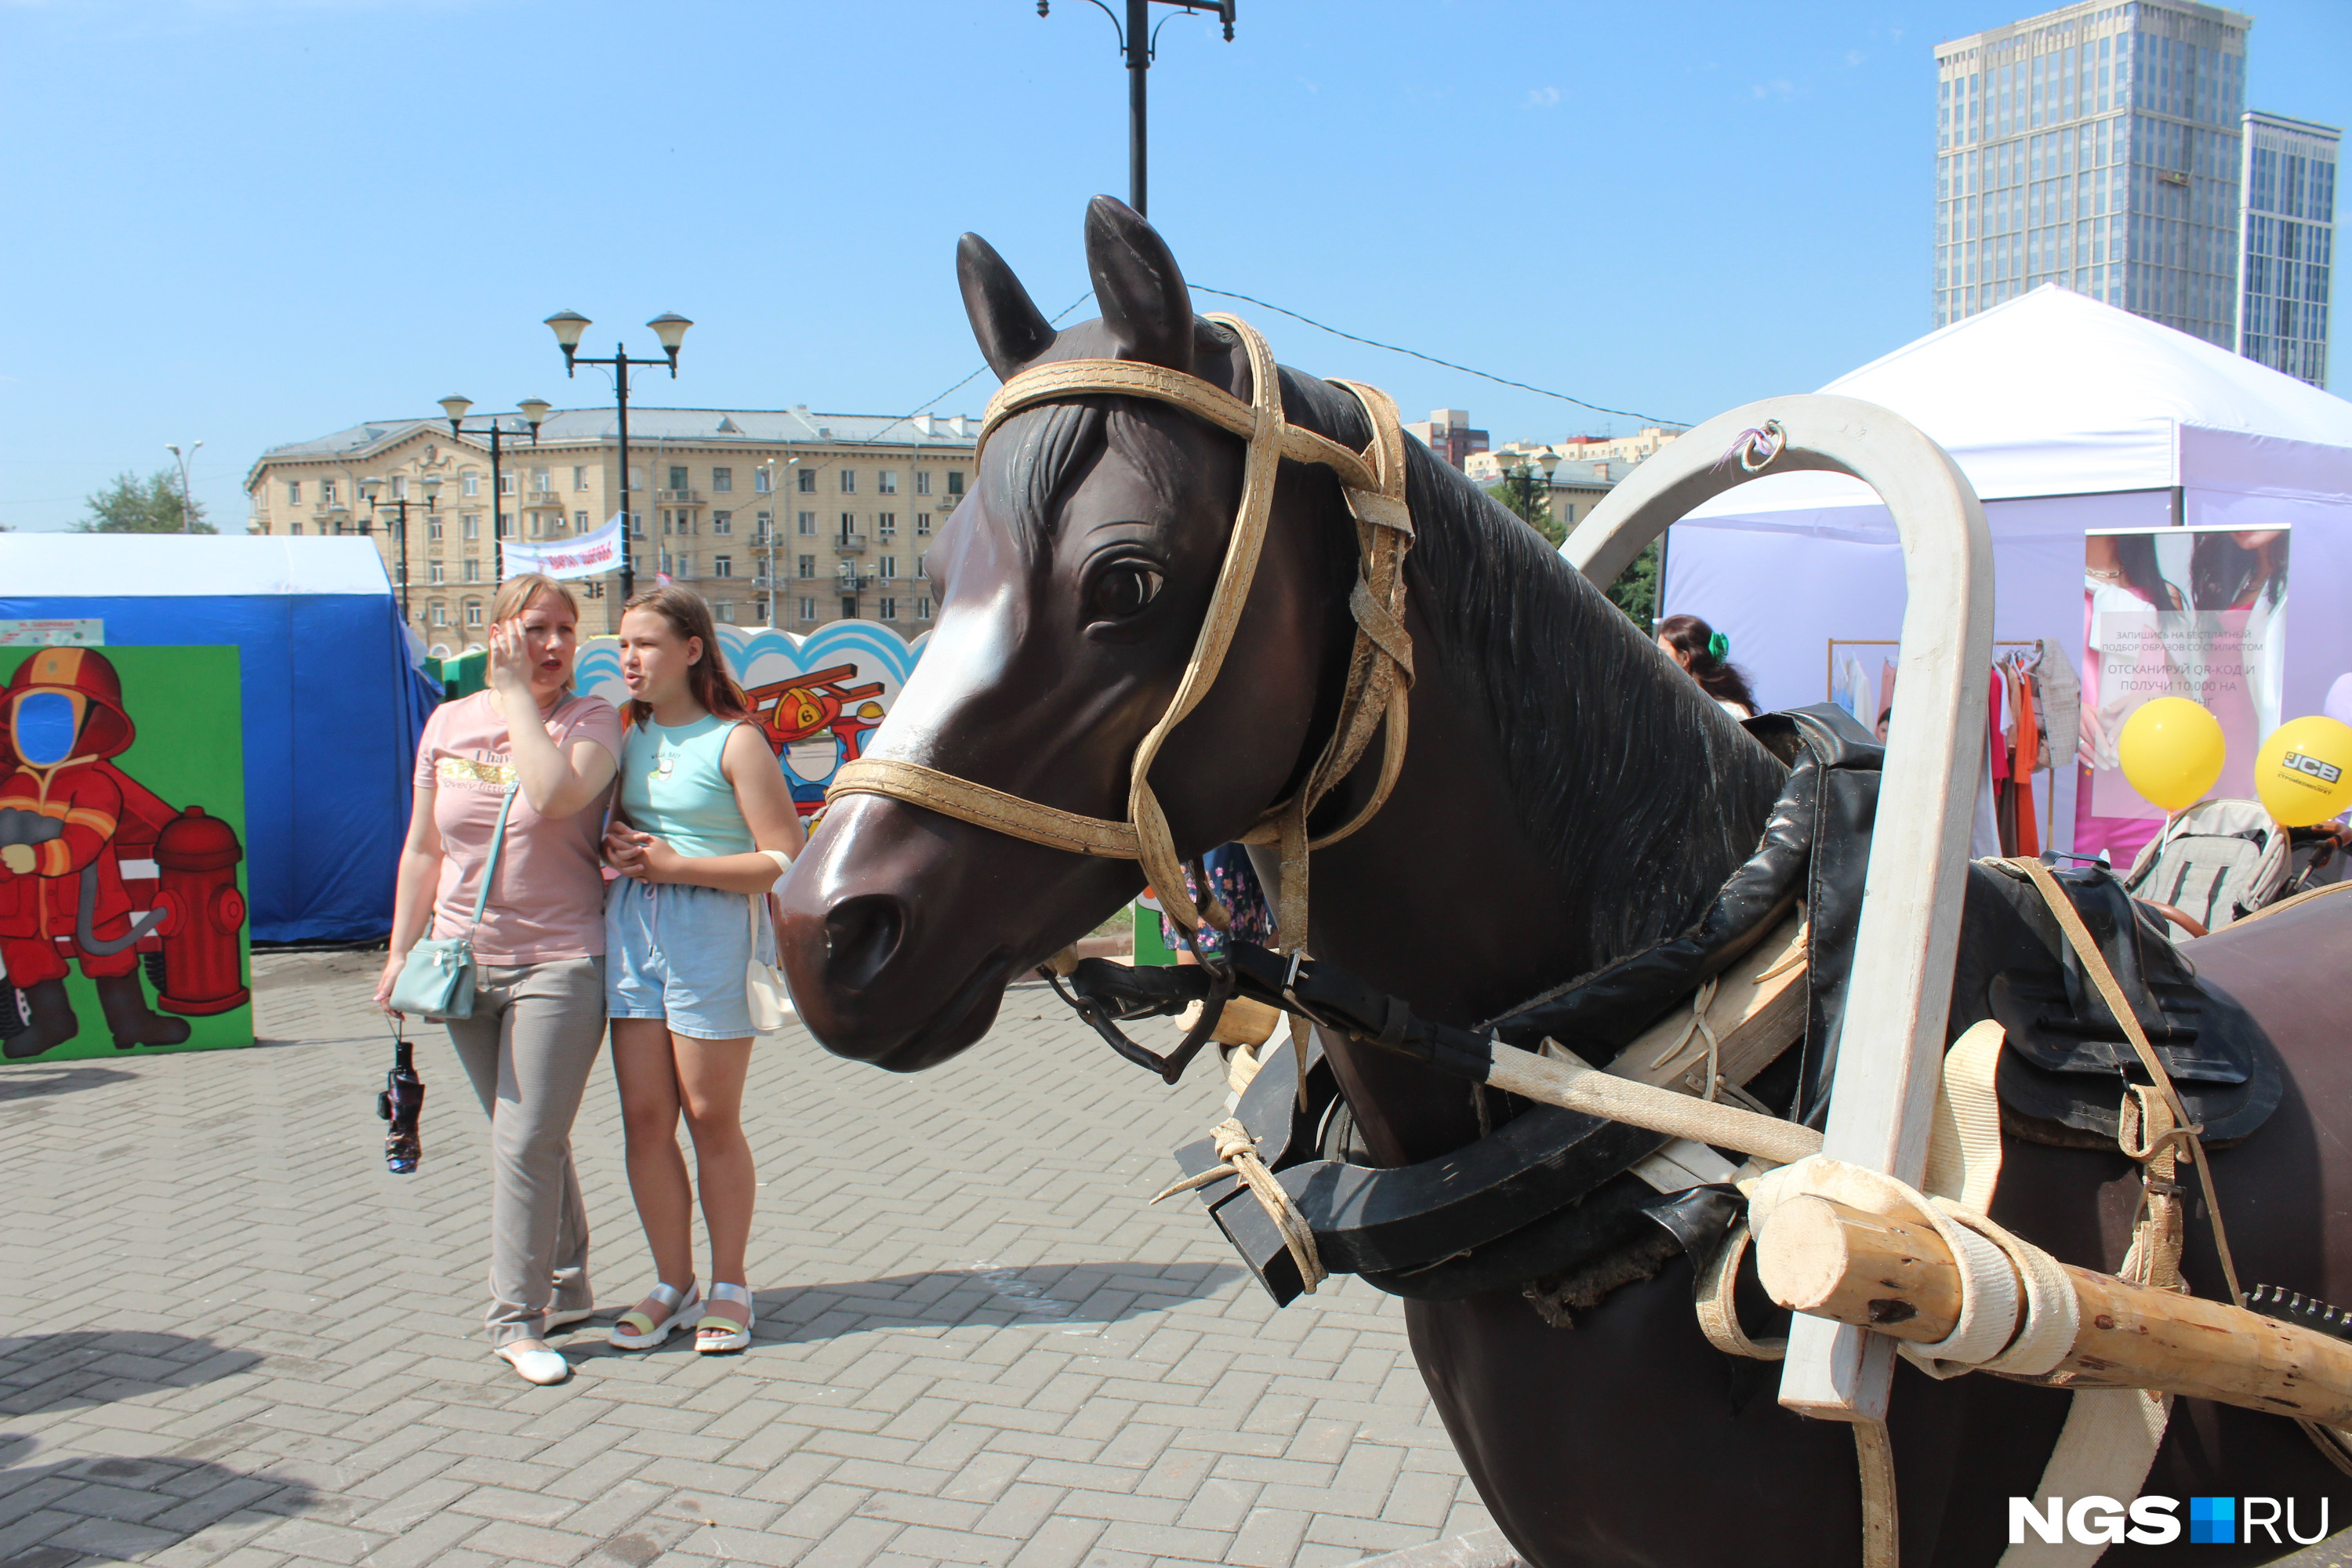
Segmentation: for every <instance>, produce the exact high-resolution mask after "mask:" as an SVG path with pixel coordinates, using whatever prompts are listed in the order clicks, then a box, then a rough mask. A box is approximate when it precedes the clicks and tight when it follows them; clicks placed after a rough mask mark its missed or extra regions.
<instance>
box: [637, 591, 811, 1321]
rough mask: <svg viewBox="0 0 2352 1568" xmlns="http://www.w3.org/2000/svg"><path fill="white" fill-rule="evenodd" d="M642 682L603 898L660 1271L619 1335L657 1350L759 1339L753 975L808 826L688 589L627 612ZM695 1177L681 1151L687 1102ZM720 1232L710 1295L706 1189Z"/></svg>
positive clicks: (768, 949) (647, 1222)
mask: <svg viewBox="0 0 2352 1568" xmlns="http://www.w3.org/2000/svg"><path fill="white" fill-rule="evenodd" d="M620 645H621V679H623V681H625V683H626V684H627V686H628V689H629V702H628V704H627V707H626V709H625V713H624V720H625V724H626V726H627V730H626V734H625V738H624V741H623V743H622V751H621V814H620V816H616V817H615V819H614V822H613V825H612V826H611V827H610V828H608V829H607V830H606V832H605V835H604V855H605V858H606V859H607V860H609V861H610V862H611V864H612V866H613V868H614V870H616V871H619V872H620V873H621V874H622V879H621V880H619V881H617V882H615V883H614V884H613V892H612V897H611V899H610V900H608V901H607V903H606V905H605V910H604V930H605V942H606V945H607V951H608V952H610V954H611V967H610V970H609V973H608V974H607V977H606V981H605V991H604V994H605V1003H606V1005H607V1006H608V1007H609V1009H610V1010H611V1013H612V1016H613V1072H614V1077H615V1078H617V1079H619V1081H620V1089H621V1121H622V1124H623V1127H624V1129H625V1131H626V1134H627V1138H628V1162H629V1190H630V1192H631V1193H632V1194H634V1195H635V1198H636V1201H637V1218H638V1219H639V1220H640V1221H641V1222H642V1223H643V1224H644V1226H645V1227H646V1244H647V1246H649V1247H651V1248H652V1251H653V1255H654V1269H655V1273H656V1277H657V1282H656V1285H655V1286H654V1289H653V1290H652V1292H651V1293H650V1294H649V1295H647V1296H646V1299H645V1300H643V1301H641V1302H639V1303H638V1304H637V1306H636V1307H635V1308H634V1309H633V1310H630V1311H627V1312H625V1313H623V1314H622V1315H621V1319H620V1321H619V1322H618V1323H616V1324H615V1325H614V1329H613V1333H612V1342H613V1343H614V1344H615V1345H617V1346H619V1347H620V1348H622V1349H623V1350H644V1349H646V1348H648V1347H650V1346H653V1345H657V1344H660V1343H661V1342H663V1341H664V1340H666V1339H667V1338H668V1337H669V1336H670V1335H671V1334H672V1333H673V1332H675V1331H677V1330H679V1329H683V1328H695V1329H696V1330H697V1333H696V1338H695V1349H697V1350H698V1351H703V1352H722V1351H738V1350H741V1349H742V1348H743V1347H744V1346H745V1345H748V1344H750V1343H751V1324H752V1316H753V1314H752V1304H751V1287H750V1286H749V1284H748V1283H747V1282H746V1280H745V1269H744V1260H743V1254H744V1251H745V1249H746V1247H749V1245H750V1243H751V1206H752V1198H753V1190H754V1187H755V1185H756V1182H755V1178H754V1175H753V1172H752V1168H751V1144H750V1143H749V1142H746V1141H745V1139H744V1137H743V1124H742V1110H743V1079H744V1076H745V1074H746V1073H748V1072H749V1071H750V1069H751V1037H752V1034H753V1032H754V1031H753V1028H752V1024H751V1001H750V995H749V991H748V988H747V985H746V983H745V971H746V970H747V969H748V968H749V967H750V966H751V962H752V960H753V958H754V956H755V954H756V955H757V956H759V957H761V959H763V960H766V961H769V962H772V961H773V958H774V955H775V946H774V943H775V932H774V930H773V928H772V926H771V925H770V923H769V921H768V918H767V893H768V889H770V888H772V887H773V886H774V885H775V881H776V879H777V878H778V877H779V876H780V875H782V872H783V869H784V867H785V865H786V864H787V863H788V862H789V861H790V859H791V858H792V857H793V856H794V855H797V854H798V853H800V849H801V845H802V843H803V837H802V832H801V821H800V816H799V815H798V813H796V812H795V811H794V810H793V796H792V789H791V786H790V785H789V784H786V783H785V782H784V774H783V770H782V769H781V768H779V767H778V766H777V765H776V755H775V752H772V751H771V750H770V749H769V747H768V742H767V741H766V739H765V738H764V737H763V736H762V735H761V732H760V731H759V729H758V727H757V726H755V725H752V724H749V723H746V722H744V719H745V717H746V715H747V713H748V712H749V710H750V703H749V702H748V701H747V700H745V698H744V695H743V689H742V688H741V687H740V686H738V685H737V684H736V683H735V681H734V679H733V678H732V677H730V675H729V674H728V673H727V669H726V667H725V665H724V663H723V662H722V661H721V658H720V655H719V633H718V629H717V628H716V627H715V626H713V625H712V624H711V619H710V606H709V605H706V604H704V603H703V601H702V599H701V596H700V595H697V594H694V593H692V592H690V591H689V590H688V589H685V588H679V587H676V586H664V587H659V588H653V589H649V590H647V591H646V592H644V593H641V594H639V595H636V596H635V598H633V599H631V600H630V601H629V602H628V605H626V607H625V610H624V612H623V614H622V616H621V636H620ZM681 1111H682V1112H683V1113H684V1114H685V1117H686V1125H687V1129H688V1131H689V1132H691V1133H692V1135H693V1137H694V1160H695V1174H696V1178H697V1179H696V1181H694V1182H692V1183H689V1182H688V1178H687V1171H686V1161H685V1158H684V1157H683V1156H682V1155H681V1154H680V1153H679V1152H678V1147H677V1121H678V1116H679V1113H680V1112H681ZM697 1186H698V1187H699V1188H700V1190H701V1197H702V1220H703V1225H704V1226H705V1227H706V1228H707V1229H708V1230H709V1236H710V1277H711V1285H710V1290H709V1296H708V1298H707V1299H706V1298H705V1297H704V1296H703V1295H702V1294H701V1293H700V1292H699V1291H698V1289H697V1288H696V1284H695V1276H694V1238H693V1225H694V1200H695V1191H696V1187H697Z"/></svg>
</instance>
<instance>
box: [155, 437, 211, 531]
mask: <svg viewBox="0 0 2352 1568" xmlns="http://www.w3.org/2000/svg"><path fill="white" fill-rule="evenodd" d="M203 445H204V443H203V442H202V441H197V442H194V443H192V444H191V445H190V446H189V447H188V449H187V450H186V451H185V452H183V451H181V450H180V444H179V443H178V442H177V441H169V442H166V443H164V446H163V450H165V451H166V452H169V453H171V454H172V459H173V461H174V462H176V463H178V464H179V465H180V531H181V532H182V533H186V532H188V531H189V527H190V521H191V520H190V518H189V515H188V513H189V510H190V509H189V506H188V462H189V459H191V458H194V456H195V455H196V448H197V447H201V446H203Z"/></svg>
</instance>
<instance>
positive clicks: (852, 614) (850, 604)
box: [841, 594, 857, 621]
mask: <svg viewBox="0 0 2352 1568" xmlns="http://www.w3.org/2000/svg"><path fill="white" fill-rule="evenodd" d="M841 618H842V619H843V620H845V621H854V620H856V618H857V595H855V594H844V595H842V596H841Z"/></svg>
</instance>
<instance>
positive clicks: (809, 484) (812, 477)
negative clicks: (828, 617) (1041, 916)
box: [801, 468, 816, 621]
mask: <svg viewBox="0 0 2352 1568" xmlns="http://www.w3.org/2000/svg"><path fill="white" fill-rule="evenodd" d="M801 494H803V495H804V496H813V495H814V494H816V470H815V469H814V468H803V469H802V470H801ZM808 602H809V603H811V604H814V603H815V601H814V600H813V599H812V600H810V601H808ZM801 618H802V619H803V620H808V621H813V620H814V619H816V617H815V616H813V615H812V616H802V617H801Z"/></svg>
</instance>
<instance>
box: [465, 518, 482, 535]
mask: <svg viewBox="0 0 2352 1568" xmlns="http://www.w3.org/2000/svg"><path fill="white" fill-rule="evenodd" d="M466 537H467V539H479V538H481V537H482V514H481V513H480V512H478V511H469V512H467V514H466Z"/></svg>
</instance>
